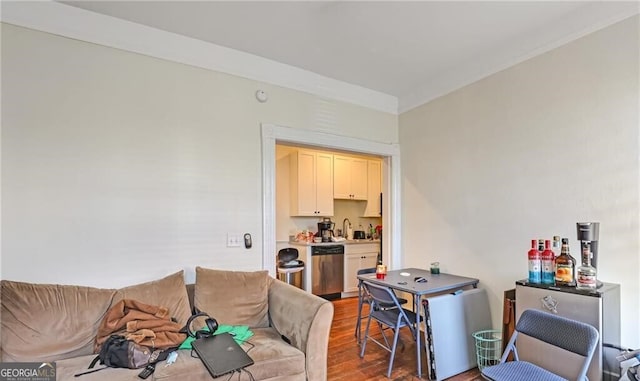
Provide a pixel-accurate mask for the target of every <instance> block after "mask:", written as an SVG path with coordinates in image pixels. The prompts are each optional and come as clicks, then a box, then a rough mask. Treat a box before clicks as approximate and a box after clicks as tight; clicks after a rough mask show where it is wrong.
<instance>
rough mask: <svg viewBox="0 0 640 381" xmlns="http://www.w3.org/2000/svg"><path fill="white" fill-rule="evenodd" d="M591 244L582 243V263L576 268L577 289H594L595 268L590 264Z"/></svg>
mask: <svg viewBox="0 0 640 381" xmlns="http://www.w3.org/2000/svg"><path fill="white" fill-rule="evenodd" d="M591 256H592V254H591V244H590V243H589V242H584V243H583V248H582V265H580V266H578V268H577V269H576V273H577V276H576V288H577V289H578V290H595V289H596V287H597V285H596V275H597V270H596V268H595V267H593V266H591Z"/></svg>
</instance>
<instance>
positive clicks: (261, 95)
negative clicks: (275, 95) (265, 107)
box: [256, 90, 269, 103]
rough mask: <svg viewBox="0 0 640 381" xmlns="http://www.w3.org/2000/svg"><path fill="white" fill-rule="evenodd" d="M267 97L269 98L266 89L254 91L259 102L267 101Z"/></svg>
mask: <svg viewBox="0 0 640 381" xmlns="http://www.w3.org/2000/svg"><path fill="white" fill-rule="evenodd" d="M268 98H269V97H268V96H267V92H266V91H264V90H258V91H256V99H257V100H258V101H259V102H262V103H264V102H266V101H267V99H268Z"/></svg>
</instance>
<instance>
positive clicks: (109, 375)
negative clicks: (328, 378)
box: [56, 328, 306, 381]
mask: <svg viewBox="0 0 640 381" xmlns="http://www.w3.org/2000/svg"><path fill="white" fill-rule="evenodd" d="M242 348H243V349H244V350H245V351H247V353H248V354H249V356H251V358H252V359H253V361H254V364H253V365H251V366H249V367H247V368H246V370H247V371H249V372H251V374H252V375H253V377H254V379H256V380H272V381H275V380H279V381H305V380H306V372H305V357H304V354H303V353H302V352H301V351H300V350H298V349H296V348H295V347H293V346H291V345H289V344H287V343H285V342H284V341H283V340H282V339H281V338H280V335H279V334H278V332H277V331H276V330H275V329H273V328H258V329H255V331H254V336H253V337H252V338H251V339H249V341H247V342H245V343H244V344H242ZM93 358H94V356H93V355H91V356H81V357H77V358H73V359H67V360H63V361H58V362H56V368H57V369H56V374H57V379H58V380H72V379H74V375H75V374H78V373H80V372H84V371H86V370H87V369H86V368H87V366H88V365H89V363H90V362H91V360H92V359H93ZM100 367H101V365H96V368H100ZM140 371H141V369H124V368H109V369H105V370H101V371H99V372H95V373H90V374H87V375H84V376H82V377H81V378H79V380H81V381H101V380H104V381H113V380H119V381H120V380H131V381H134V380H138V381H140V379H139V378H138V377H137V376H138V373H140ZM227 378H228V376H225V377H221V378H220V379H221V380H223V379H227ZM150 379H151V378H149V380H150ZM232 379H234V380H235V379H236V376H233V377H232ZM241 379H242V380H249V379H250V377H249V376H248V373H245V372H243V373H242V374H241ZM153 380H189V381H211V380H212V378H211V375H210V374H209V372H208V371H207V369H206V368H205V367H204V365H203V364H202V362H201V361H200V359H199V358H197V357H192V355H191V351H189V350H179V351H178V358H177V359H176V362H175V363H173V364H172V365H171V366H164V363H160V365H158V366H157V367H156V371H155V372H154V374H153Z"/></svg>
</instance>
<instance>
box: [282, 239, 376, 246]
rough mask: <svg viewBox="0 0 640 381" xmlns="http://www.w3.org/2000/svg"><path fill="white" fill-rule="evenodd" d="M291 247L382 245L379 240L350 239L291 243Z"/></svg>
mask: <svg viewBox="0 0 640 381" xmlns="http://www.w3.org/2000/svg"><path fill="white" fill-rule="evenodd" d="M289 243H290V244H291V245H300V246H334V245H360V244H366V243H369V244H380V240H379V239H374V240H371V239H348V240H346V241H340V242H320V243H315V242H298V241H289Z"/></svg>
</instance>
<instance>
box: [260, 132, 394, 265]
mask: <svg viewBox="0 0 640 381" xmlns="http://www.w3.org/2000/svg"><path fill="white" fill-rule="evenodd" d="M260 128H261V136H262V268H263V270H268V271H269V274H271V275H272V276H274V277H275V275H276V274H275V270H276V143H278V142H282V143H293V144H299V145H307V146H316V147H319V148H323V149H337V150H345V151H350V152H354V153H363V154H370V155H377V156H382V157H384V160H383V171H382V174H383V180H382V192H383V193H384V194H386V195H387V197H383V202H382V214H383V216H384V217H383V218H384V221H386V223H385V225H386V226H385V227H384V229H382V238H383V239H382V242H383V244H384V247H383V250H382V251H383V253H384V254H385V255H384V260H385V261H386V262H387V263H388V265H389V268H390V269H394V268H402V267H403V259H402V255H401V252H402V240H401V237H402V221H401V218H400V216H401V213H400V207H401V203H400V201H401V194H400V191H401V189H400V182H401V181H400V180H401V179H400V146H399V145H398V144H397V143H380V142H374V141H370V140H364V139H358V138H353V137H348V136H340V135H335V134H331V133H327V132H321V131H313V130H303V129H297V128H291V127H285V126H279V125H275V124H268V123H262V124H261V125H260ZM391 237H393V239H391Z"/></svg>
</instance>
